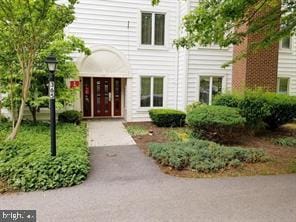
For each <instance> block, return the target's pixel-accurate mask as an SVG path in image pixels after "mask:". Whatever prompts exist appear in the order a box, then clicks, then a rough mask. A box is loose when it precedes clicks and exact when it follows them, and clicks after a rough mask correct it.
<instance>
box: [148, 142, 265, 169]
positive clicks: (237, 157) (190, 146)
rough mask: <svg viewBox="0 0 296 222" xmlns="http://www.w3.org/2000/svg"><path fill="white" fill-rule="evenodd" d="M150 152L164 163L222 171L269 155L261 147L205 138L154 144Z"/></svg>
mask: <svg viewBox="0 0 296 222" xmlns="http://www.w3.org/2000/svg"><path fill="white" fill-rule="evenodd" d="M149 154H150V156H151V157H153V158H154V159H155V160H157V161H158V162H159V163H160V164H161V165H163V166H170V167H172V168H173V169H177V170H182V169H190V170H194V171H197V172H201V173H212V172H218V171H219V170H222V169H228V168H231V167H238V166H240V165H242V164H243V163H259V162H265V161H267V160H268V159H269V158H268V157H267V155H266V154H265V152H264V151H263V150H260V149H245V148H240V147H226V146H221V145H219V144H216V143H214V142H209V141H205V140H189V141H188V142H172V143H165V144H160V143H155V144H150V145H149Z"/></svg>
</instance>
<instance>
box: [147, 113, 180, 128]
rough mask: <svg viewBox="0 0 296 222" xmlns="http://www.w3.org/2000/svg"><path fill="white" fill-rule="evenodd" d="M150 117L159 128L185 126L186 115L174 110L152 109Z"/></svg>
mask: <svg viewBox="0 0 296 222" xmlns="http://www.w3.org/2000/svg"><path fill="white" fill-rule="evenodd" d="M149 116H150V118H151V120H152V122H153V123H154V124H155V125H157V126H159V127H181V126H184V124H185V118H186V114H185V113H184V112H182V111H179V110H173V109H151V110H149Z"/></svg>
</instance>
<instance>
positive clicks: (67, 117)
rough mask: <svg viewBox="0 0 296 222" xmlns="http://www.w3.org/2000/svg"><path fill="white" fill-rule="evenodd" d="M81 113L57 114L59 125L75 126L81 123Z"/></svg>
mask: <svg viewBox="0 0 296 222" xmlns="http://www.w3.org/2000/svg"><path fill="white" fill-rule="evenodd" d="M81 118H82V117H81V113H80V112H78V111H76V110H68V111H65V112H62V113H60V114H59V118H58V119H59V122H61V123H75V124H77V125H79V124H80V122H81Z"/></svg>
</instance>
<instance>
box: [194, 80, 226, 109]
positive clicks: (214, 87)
mask: <svg viewBox="0 0 296 222" xmlns="http://www.w3.org/2000/svg"><path fill="white" fill-rule="evenodd" d="M222 82H223V77H219V76H218V77H213V76H201V77H200V81H199V101H200V102H202V103H206V104H210V105H211V104H212V101H213V98H214V97H215V96H216V95H217V94H220V93H222Z"/></svg>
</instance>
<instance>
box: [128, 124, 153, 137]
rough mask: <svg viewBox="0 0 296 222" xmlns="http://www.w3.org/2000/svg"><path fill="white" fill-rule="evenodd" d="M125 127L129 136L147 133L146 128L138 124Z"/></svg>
mask: <svg viewBox="0 0 296 222" xmlns="http://www.w3.org/2000/svg"><path fill="white" fill-rule="evenodd" d="M126 129H127V132H128V133H129V134H130V135H131V136H143V135H147V134H148V133H149V130H148V129H146V128H145V127H143V126H138V125H131V126H127V127H126Z"/></svg>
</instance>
